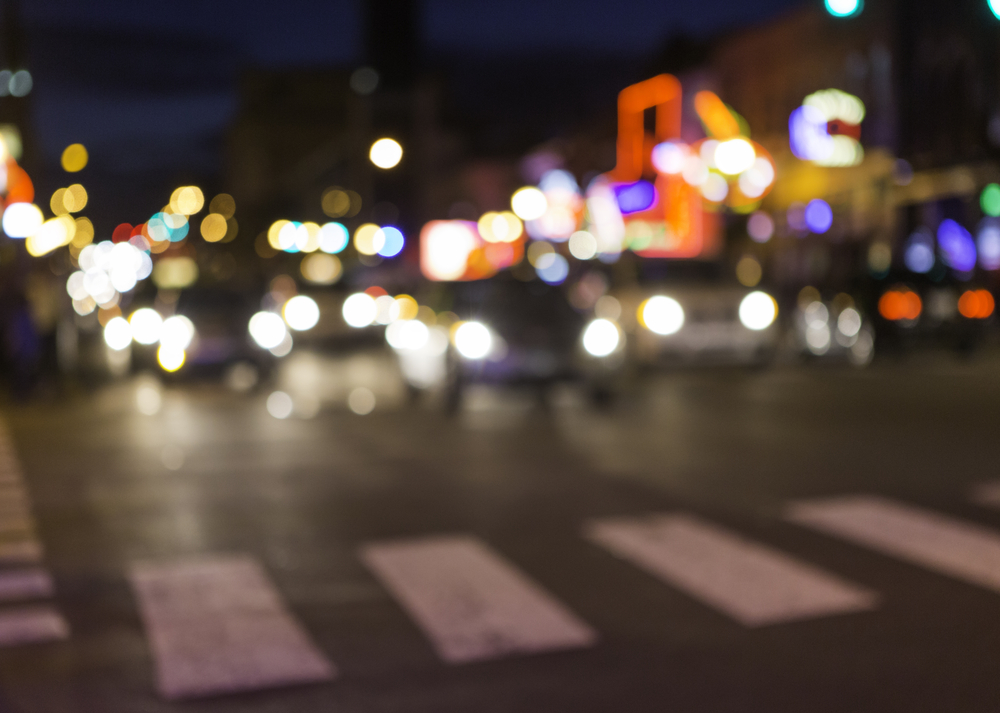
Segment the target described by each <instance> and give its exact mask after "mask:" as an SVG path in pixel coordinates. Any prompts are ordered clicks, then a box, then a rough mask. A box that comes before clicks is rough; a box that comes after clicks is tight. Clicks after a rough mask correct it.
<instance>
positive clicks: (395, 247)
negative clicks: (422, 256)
mask: <svg viewBox="0 0 1000 713" xmlns="http://www.w3.org/2000/svg"><path fill="white" fill-rule="evenodd" d="M382 235H383V236H385V243H384V244H383V245H382V249H381V250H379V251H378V254H379V255H381V256H382V257H396V256H397V255H399V253H400V252H402V250H403V245H404V244H406V239H405V238H404V237H403V233H402V232H400V230H399V228H394V227H392V226H391V225H385V226H383V227H382Z"/></svg>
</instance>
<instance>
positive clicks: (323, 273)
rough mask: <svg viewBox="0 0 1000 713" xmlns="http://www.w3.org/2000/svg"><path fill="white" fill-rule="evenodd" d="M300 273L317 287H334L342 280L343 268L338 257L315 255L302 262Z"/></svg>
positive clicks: (308, 256)
mask: <svg viewBox="0 0 1000 713" xmlns="http://www.w3.org/2000/svg"><path fill="white" fill-rule="evenodd" d="M299 271H300V272H301V273H302V277H304V278H305V279H306V280H308V281H309V282H311V283H313V284H315V285H332V284H333V283H335V282H336V281H337V280H339V279H340V275H341V273H342V272H343V266H342V265H341V263H340V258H338V257H337V256H336V255H327V254H326V253H315V254H313V255H307V256H306V257H305V258H304V259H303V260H302V264H301V265H300V266H299Z"/></svg>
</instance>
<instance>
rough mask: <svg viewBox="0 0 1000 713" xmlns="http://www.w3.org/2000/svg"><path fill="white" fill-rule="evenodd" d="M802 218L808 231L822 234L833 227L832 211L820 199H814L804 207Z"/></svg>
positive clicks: (827, 204)
mask: <svg viewBox="0 0 1000 713" xmlns="http://www.w3.org/2000/svg"><path fill="white" fill-rule="evenodd" d="M804 218H805V222H806V227H808V228H809V230H811V231H812V232H814V233H820V234H822V233H825V232H826V231H828V230H829V229H830V227H831V226H832V225H833V209H832V208H830V204H829V203H827V202H826V201H825V200H823V199H822V198H814V199H813V200H811V201H809V203H808V204H807V205H806V209H805V216H804Z"/></svg>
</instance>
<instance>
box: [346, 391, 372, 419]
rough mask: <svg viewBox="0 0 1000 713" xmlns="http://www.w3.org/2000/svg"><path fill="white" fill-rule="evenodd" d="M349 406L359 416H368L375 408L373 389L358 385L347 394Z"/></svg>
mask: <svg viewBox="0 0 1000 713" xmlns="http://www.w3.org/2000/svg"><path fill="white" fill-rule="evenodd" d="M347 408H349V409H351V411H353V412H354V413H356V414H357V415H359V416H367V415H368V414H370V413H371V412H372V411H374V410H375V394H373V393H372V392H371V389H366V388H365V387H364V386H358V387H356V388H354V389H352V390H351V393H350V394H348V395H347Z"/></svg>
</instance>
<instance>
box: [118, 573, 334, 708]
mask: <svg viewBox="0 0 1000 713" xmlns="http://www.w3.org/2000/svg"><path fill="white" fill-rule="evenodd" d="M130 580H131V583H132V587H133V589H134V590H135V592H136V595H137V597H138V599H139V606H140V610H141V612H142V618H143V621H144V623H145V625H146V630H147V631H148V633H149V639H150V645H151V648H152V652H153V658H154V660H155V662H156V673H157V682H158V688H159V691H160V693H161V694H162V695H163V696H164V697H165V698H168V699H180V698H192V697H197V696H206V695H212V694H218V693H233V692H237V691H248V690H257V689H261V688H271V687H275V686H284V685H290V684H296V683H311V682H318V681H328V680H330V679H332V678H333V677H334V676H335V675H336V669H335V668H334V666H333V664H331V663H330V662H329V661H328V660H327V659H326V657H325V656H324V655H323V654H322V653H321V652H320V651H319V650H318V649H317V648H316V647H315V645H313V643H312V642H311V641H310V640H309V638H308V636H307V635H306V633H305V632H304V631H303V630H302V628H301V627H300V626H299V624H298V623H297V622H296V621H295V619H294V618H293V617H292V615H291V614H290V613H289V612H288V610H287V609H286V608H285V607H284V605H283V604H282V602H281V598H280V595H279V594H278V593H277V592H276V591H275V589H274V587H273V586H272V584H271V582H270V581H269V580H268V578H267V575H266V574H265V573H264V570H263V569H262V568H261V566H260V565H259V564H258V563H257V561H256V560H254V559H253V558H251V557H248V556H214V557H212V556H205V557H192V558H189V559H182V560H176V561H171V562H164V563H157V562H141V563H137V564H135V565H134V566H133V567H132V569H131V572H130Z"/></svg>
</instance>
